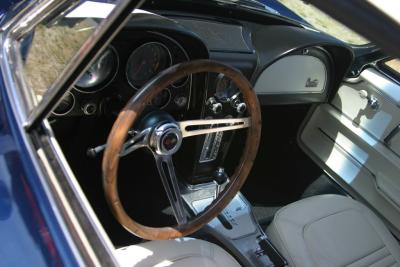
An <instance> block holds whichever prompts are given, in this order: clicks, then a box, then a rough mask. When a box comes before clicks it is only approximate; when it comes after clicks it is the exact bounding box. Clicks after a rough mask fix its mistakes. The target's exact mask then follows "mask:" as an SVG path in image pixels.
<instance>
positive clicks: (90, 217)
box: [43, 120, 117, 266]
mask: <svg viewBox="0 0 400 267" xmlns="http://www.w3.org/2000/svg"><path fill="white" fill-rule="evenodd" d="M43 126H44V128H45V130H46V133H47V136H48V138H49V142H50V144H51V148H52V150H53V152H54V155H55V156H56V159H57V161H58V162H59V163H60V166H61V170H62V172H63V173H64V175H65V178H66V181H67V182H68V185H69V186H70V189H71V190H72V191H73V193H74V197H75V198H76V199H75V201H76V202H77V203H78V204H79V205H80V206H81V207H82V210H83V211H84V212H85V213H86V214H84V215H85V216H84V217H85V218H84V219H86V220H87V223H89V224H91V226H92V229H93V230H94V231H95V232H96V234H97V236H98V237H99V240H100V242H101V243H102V245H103V247H104V248H105V250H106V251H107V252H108V256H110V259H111V261H113V263H114V265H115V266H117V260H116V259H115V258H114V257H113V256H114V249H115V248H114V245H113V244H112V242H111V240H110V239H109V237H108V235H107V234H106V232H105V230H104V228H103V226H102V225H101V223H100V222H99V220H98V218H97V216H96V214H95V212H94V211H93V209H92V207H91V205H90V203H89V201H88V199H87V198H86V196H85V194H84V193H83V191H82V188H81V187H80V185H79V183H78V180H77V179H76V177H75V175H74V173H73V172H72V170H71V168H70V166H69V164H68V162H67V160H66V158H65V157H64V154H63V153H62V150H61V147H60V146H59V144H58V142H57V140H56V138H55V136H54V133H53V131H52V129H51V126H50V124H49V122H48V121H47V120H45V121H44V123H43ZM65 178H64V177H57V178H56V179H57V180H59V179H64V180H65ZM60 193H61V194H63V192H60ZM71 201H72V199H68V200H67V203H66V204H68V202H71ZM81 215H82V214H81ZM71 216H75V214H74V213H73V214H71ZM75 217H76V216H75ZM75 220H77V224H76V225H75V226H76V227H80V224H79V222H78V221H79V219H77V218H75ZM81 223H82V222H81ZM81 234H82V236H81V237H82V238H83V239H86V240H87V239H88V244H87V245H88V247H87V249H90V250H93V249H95V248H93V247H92V246H91V245H90V244H91V242H90V239H92V238H93V236H86V234H85V233H84V232H82V233H81ZM93 253H94V255H97V254H98V253H97V251H93ZM111 255H113V256H111ZM101 256H105V255H104V254H102V255H101ZM97 257H98V255H97ZM98 260H99V259H97V261H98ZM99 266H101V264H100V265H99Z"/></svg>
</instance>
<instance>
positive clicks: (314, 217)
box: [267, 195, 400, 267]
mask: <svg viewBox="0 0 400 267" xmlns="http://www.w3.org/2000/svg"><path fill="white" fill-rule="evenodd" d="M267 233H268V235H269V237H270V238H271V241H272V243H273V244H274V245H275V246H276V247H277V249H278V250H279V251H280V252H281V253H282V254H283V256H285V257H286V259H287V260H288V262H289V266H324V267H325V266H327V267H328V266H382V267H386V266H400V246H399V243H398V242H397V241H396V240H395V238H394V237H393V236H392V235H391V234H390V232H389V230H388V229H387V228H386V226H385V225H384V224H383V222H382V221H380V219H379V218H378V217H377V216H376V215H375V214H373V213H372V211H370V210H369V209H368V208H366V207H365V206H364V205H362V204H361V203H359V202H357V201H354V200H352V199H350V198H348V197H343V196H338V195H322V196H315V197H310V198H307V199H303V200H300V201H298V202H295V203H292V204H290V205H288V206H286V207H283V208H282V209H280V210H279V211H278V212H277V213H276V215H275V218H274V220H273V222H272V223H271V225H270V226H269V227H268V229H267Z"/></svg>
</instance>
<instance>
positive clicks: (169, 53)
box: [125, 41, 172, 91]
mask: <svg viewBox="0 0 400 267" xmlns="http://www.w3.org/2000/svg"><path fill="white" fill-rule="evenodd" d="M154 44H156V45H160V46H161V47H163V48H164V49H165V50H166V51H167V54H168V57H169V64H168V67H167V68H169V67H171V66H172V54H171V51H170V50H169V48H168V47H167V46H166V45H165V44H163V43H161V42H157V41H151V42H146V43H143V44H141V45H140V46H138V47H136V48H135V49H134V50H133V51H132V52H131V53H130V55H129V58H128V61H127V62H126V66H125V77H126V80H127V81H128V84H129V85H130V86H131V87H132V88H133V89H135V90H136V91H138V90H139V89H140V88H137V87H136V86H135V85H133V83H132V82H131V79H130V75H129V74H128V67H129V65H130V64H129V62H130V61H131V59H132V56H133V55H134V54H135V53H136V51H137V50H139V49H141V48H143V47H145V46H147V45H154ZM151 79H152V78H150V80H151ZM147 82H148V81H146V83H147Z"/></svg>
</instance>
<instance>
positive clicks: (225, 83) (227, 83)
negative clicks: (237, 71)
mask: <svg viewBox="0 0 400 267" xmlns="http://www.w3.org/2000/svg"><path fill="white" fill-rule="evenodd" d="M236 91H237V87H236V86H235V84H234V83H233V81H232V80H231V79H230V78H228V77H226V76H225V75H224V74H222V73H220V74H218V76H217V78H216V81H215V97H216V98H217V99H218V100H219V101H221V102H227V101H229V98H230V97H231V96H232V95H234V94H235V92H236Z"/></svg>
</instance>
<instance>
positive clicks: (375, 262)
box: [369, 254, 396, 266]
mask: <svg viewBox="0 0 400 267" xmlns="http://www.w3.org/2000/svg"><path fill="white" fill-rule="evenodd" d="M390 256H392V254H389V255H387V256H386V257H384V258H382V259H380V260H377V261H374V262H372V263H370V264H369V265H370V266H372V265H373V264H377V263H378V262H381V261H383V260H384V259H386V258H387V257H390ZM392 259H393V260H394V262H391V263H389V265H388V266H391V265H392V264H393V263H396V260H395V259H394V258H393V257H392Z"/></svg>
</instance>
